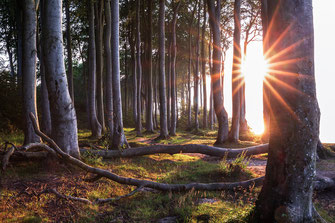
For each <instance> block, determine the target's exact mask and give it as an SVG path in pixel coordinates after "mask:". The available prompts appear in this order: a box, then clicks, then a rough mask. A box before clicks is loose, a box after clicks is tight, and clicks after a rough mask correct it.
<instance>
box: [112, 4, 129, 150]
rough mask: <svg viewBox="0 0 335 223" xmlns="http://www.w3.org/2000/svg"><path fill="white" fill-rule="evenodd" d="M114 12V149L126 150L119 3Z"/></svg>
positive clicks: (113, 7)
mask: <svg viewBox="0 0 335 223" xmlns="http://www.w3.org/2000/svg"><path fill="white" fill-rule="evenodd" d="M111 11H112V41H111V43H112V44H111V48H112V67H113V69H112V73H113V106H114V119H113V121H114V133H113V141H112V147H113V148H118V149H125V148H128V147H129V144H128V142H127V139H126V136H125V134H124V130H123V120H122V102H121V86H120V85H121V83H120V52H119V41H120V40H119V22H120V21H119V1H118V0H113V1H111Z"/></svg>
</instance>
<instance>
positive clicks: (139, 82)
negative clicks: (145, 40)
mask: <svg viewBox="0 0 335 223" xmlns="http://www.w3.org/2000/svg"><path fill="white" fill-rule="evenodd" d="M140 6H141V1H137V9H136V22H137V36H136V48H137V57H136V58H137V61H136V63H137V121H136V135H137V136H142V61H141V32H140V27H141V21H140V8H141V7H140Z"/></svg>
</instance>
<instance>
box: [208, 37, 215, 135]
mask: <svg viewBox="0 0 335 223" xmlns="http://www.w3.org/2000/svg"><path fill="white" fill-rule="evenodd" d="M211 45H212V33H211V32H210V33H209V41H208V64H209V73H210V74H211V73H212V65H213V63H212V47H211ZM213 100H214V99H213V82H212V79H211V82H210V96H209V128H210V130H213V129H214V103H213V102H214V101H213Z"/></svg>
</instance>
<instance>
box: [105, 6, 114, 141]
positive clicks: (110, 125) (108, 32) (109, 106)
mask: <svg viewBox="0 0 335 223" xmlns="http://www.w3.org/2000/svg"><path fill="white" fill-rule="evenodd" d="M110 4H111V2H110V0H106V1H105V17H106V29H105V41H104V46H105V54H106V57H105V58H106V61H105V64H106V85H105V87H106V124H107V131H108V135H109V137H110V139H111V138H112V137H113V134H114V122H113V77H112V76H113V74H112V49H111V37H112V20H111V19H112V15H111V7H110Z"/></svg>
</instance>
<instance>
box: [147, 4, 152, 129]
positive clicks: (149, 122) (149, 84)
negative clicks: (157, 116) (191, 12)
mask: <svg viewBox="0 0 335 223" xmlns="http://www.w3.org/2000/svg"><path fill="white" fill-rule="evenodd" d="M147 2H148V17H147V18H148V23H147V25H148V27H147V34H146V35H147V38H148V39H147V44H148V46H147V52H146V55H147V58H146V59H147V67H146V71H147V94H148V95H147V110H146V131H147V132H150V133H153V132H154V126H153V116H152V111H153V100H152V99H153V97H152V86H153V85H152V0H148V1H147Z"/></svg>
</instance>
